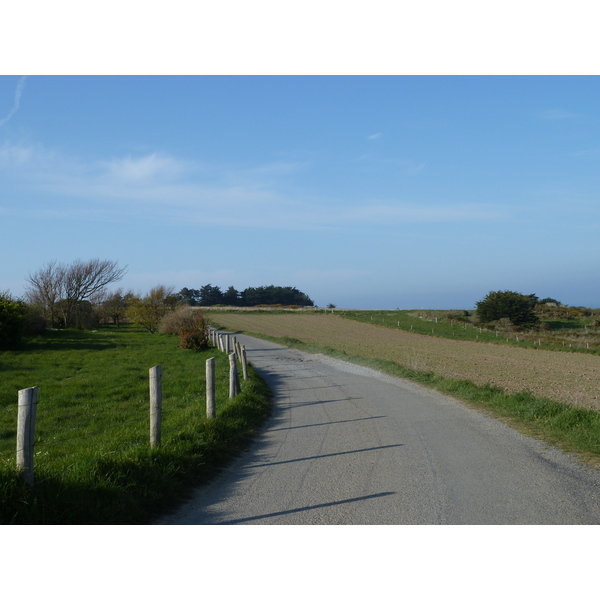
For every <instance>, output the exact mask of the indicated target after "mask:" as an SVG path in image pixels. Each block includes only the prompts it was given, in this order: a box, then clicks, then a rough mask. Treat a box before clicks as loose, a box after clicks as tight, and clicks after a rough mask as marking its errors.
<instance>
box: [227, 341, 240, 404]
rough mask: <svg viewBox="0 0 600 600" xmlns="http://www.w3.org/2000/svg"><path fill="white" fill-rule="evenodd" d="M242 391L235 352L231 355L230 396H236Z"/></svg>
mask: <svg viewBox="0 0 600 600" xmlns="http://www.w3.org/2000/svg"><path fill="white" fill-rule="evenodd" d="M239 391H240V382H239V380H238V376H237V364H236V362H235V353H234V352H232V353H231V354H230V355H229V397H230V398H235V396H236V395H237V394H238V392H239Z"/></svg>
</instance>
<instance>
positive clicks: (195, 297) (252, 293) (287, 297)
mask: <svg viewBox="0 0 600 600" xmlns="http://www.w3.org/2000/svg"><path fill="white" fill-rule="evenodd" d="M179 297H180V299H181V301H182V302H185V303H186V304H189V305H190V306H215V305H217V304H222V305H226V306H258V305H261V304H267V305H276V304H282V305H286V306H314V302H313V301H312V300H311V299H310V298H309V297H308V295H307V294H305V293H304V292H301V291H300V290H298V289H297V288H295V287H290V286H287V287H281V286H276V285H268V286H261V287H248V288H246V289H245V290H243V291H241V292H239V291H238V290H236V289H235V288H234V287H233V286H229V287H228V288H227V290H225V291H222V290H221V288H220V287H219V286H216V285H211V284H207V285H204V286H202V287H201V288H200V289H189V288H183V289H181V290H180V291H179Z"/></svg>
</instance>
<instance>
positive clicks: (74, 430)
mask: <svg viewBox="0 0 600 600" xmlns="http://www.w3.org/2000/svg"><path fill="white" fill-rule="evenodd" d="M212 356H215V358H216V400H217V418H216V419H215V420H212V421H210V420H208V419H206V413H205V382H204V369H205V360H206V359H207V358H210V357H212ZM157 364H161V365H162V367H163V426H162V443H161V445H160V447H158V448H154V449H153V448H150V446H149V406H148V369H149V368H150V367H152V366H155V365H157ZM0 372H1V373H2V386H0V387H1V390H0V523H2V524H109V523H110V524H143V523H148V522H151V521H152V519H154V518H156V517H157V516H159V515H160V514H162V513H164V512H165V511H166V510H168V509H171V508H174V507H175V506H176V505H177V504H179V503H180V502H181V500H182V499H184V498H185V495H186V493H188V492H189V491H191V489H193V487H195V486H197V485H198V484H200V483H203V482H205V481H207V480H208V479H209V478H210V477H212V476H213V475H214V474H215V473H216V472H217V471H218V469H219V468H220V467H221V466H223V465H224V464H226V463H227V462H228V461H229V460H230V459H231V458H232V457H233V456H234V455H235V454H236V453H238V452H239V451H240V450H243V449H244V448H245V447H246V445H247V444H248V442H249V440H250V439H251V438H252V436H253V435H254V434H255V432H256V431H257V430H258V428H259V427H260V425H261V424H262V423H263V422H264V420H265V419H266V417H267V416H268V414H269V412H270V406H271V405H270V400H269V398H270V391H269V390H268V387H267V386H266V384H265V383H264V382H263V381H262V380H261V379H260V378H259V377H258V376H257V374H256V373H255V372H254V371H253V370H252V369H250V377H249V380H248V381H246V382H243V383H242V393H241V394H240V395H238V396H237V397H236V398H234V399H229V398H228V395H229V393H228V392H229V361H228V358H227V357H226V356H225V355H224V354H223V353H220V352H218V351H216V350H208V351H206V352H200V353H198V352H192V351H189V350H181V349H180V348H178V339H177V338H175V337H171V336H160V335H157V334H155V335H152V334H149V333H147V332H144V331H142V330H139V329H136V328H135V327H123V328H121V329H116V328H107V329H102V330H99V331H97V332H79V331H56V332H48V334H47V335H46V336H43V337H40V338H38V339H36V340H33V341H32V342H31V343H30V344H29V346H28V347H27V348H24V349H23V350H21V351H17V352H2V353H0ZM33 385H37V386H39V404H38V408H37V426H36V435H35V484H34V486H33V488H31V489H29V488H28V487H26V486H25V485H24V484H22V483H21V482H20V480H19V479H18V478H17V477H16V476H15V458H14V454H15V452H14V450H15V443H16V439H15V437H16V417H17V411H16V399H17V391H18V390H19V389H23V388H25V387H30V386H33Z"/></svg>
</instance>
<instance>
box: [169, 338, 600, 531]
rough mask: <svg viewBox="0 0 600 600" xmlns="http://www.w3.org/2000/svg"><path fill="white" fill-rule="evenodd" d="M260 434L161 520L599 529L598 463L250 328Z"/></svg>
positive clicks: (450, 401)
mask: <svg viewBox="0 0 600 600" xmlns="http://www.w3.org/2000/svg"><path fill="white" fill-rule="evenodd" d="M237 339H238V341H240V342H241V343H242V344H245V345H246V350H247V354H248V359H249V360H250V361H251V362H252V364H253V365H254V367H255V368H257V370H258V371H259V373H260V374H261V375H262V376H263V377H264V378H265V380H266V381H267V382H268V384H269V385H270V386H271V389H272V390H273V392H274V395H275V397H274V410H273V415H272V417H271V418H270V420H269V422H268V423H267V425H266V427H265V428H264V430H263V431H262V432H261V434H260V435H259V436H258V437H257V438H256V441H255V442H254V443H253V444H252V445H251V446H250V447H249V448H248V451H247V452H244V453H243V455H242V456H241V457H239V458H238V459H237V460H235V461H234V462H233V463H232V464H231V465H230V467H229V468H227V469H226V470H225V471H224V472H223V473H222V474H221V475H220V476H219V477H217V478H216V479H215V480H214V481H213V482H212V483H210V484H208V485H206V486H203V487H201V488H199V489H198V490H197V492H196V493H195V494H194V498H193V499H192V500H191V501H189V502H188V503H187V504H185V505H184V506H183V507H182V508H181V509H180V510H179V511H177V512H176V513H174V514H171V515H168V516H166V517H164V518H163V519H162V520H161V521H160V522H159V523H157V524H162V525H175V524H179V525H193V524H198V525H202V524H223V525H242V524H248V525H292V524H299V525H300V524H302V525H334V524H356V525H358V524H385V525H393V524H411V525H419V524H470V525H481V524H490V525H491V524H531V525H533V524H564V525H575V524H598V523H600V502H599V500H600V472H599V471H598V470H596V469H593V468H591V467H585V466H582V465H581V464H580V463H578V462H577V461H575V460H574V459H573V458H571V457H570V456H568V455H566V454H564V453H562V452H560V451H558V450H556V449H554V448H552V447H550V446H547V445H546V444H544V443H542V442H540V441H537V440H534V439H532V438H528V437H526V436H523V435H521V434H520V433H518V432H516V431H515V430H513V429H512V428H510V427H508V426H506V425H504V424H502V423H500V422H498V421H496V420H495V419H492V418H489V417H487V416H485V415H483V414H481V413H480V412H478V411H476V410H474V409H471V408H468V407H466V406H464V405H463V404H461V403H460V402H458V401H457V400H454V399H452V398H449V397H446V396H443V395H441V394H439V393H437V392H434V391H431V390H428V389H426V388H422V387H420V386H417V385H415V384H412V383H409V382H406V381H404V380H401V379H396V378H393V377H389V376H387V375H383V374H381V373H379V372H377V371H374V370H371V369H366V368H363V367H357V366H355V365H351V364H349V363H345V362H343V361H339V360H335V359H332V358H328V357H325V356H323V355H313V354H306V353H303V352H299V351H296V350H291V349H289V348H284V347H282V346H279V345H277V344H272V343H269V342H265V341H263V340H258V339H255V338H251V337H247V336H241V335H238V336H237Z"/></svg>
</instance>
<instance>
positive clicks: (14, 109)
mask: <svg viewBox="0 0 600 600" xmlns="http://www.w3.org/2000/svg"><path fill="white" fill-rule="evenodd" d="M26 79H27V76H26V75H24V76H23V77H21V78H20V79H19V82H18V83H17V89H16V90H15V97H14V101H13V107H12V109H11V110H10V112H9V113H8V115H7V116H6V117H4V119H0V127H2V125H4V124H6V123H8V122H9V121H10V120H11V119H12V118H13V117H14V116H15V113H16V112H17V111H18V110H19V107H20V106H21V94H22V93H23V89H24V88H25V81H26Z"/></svg>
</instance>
